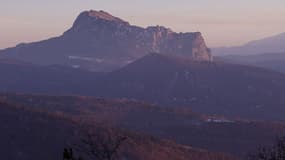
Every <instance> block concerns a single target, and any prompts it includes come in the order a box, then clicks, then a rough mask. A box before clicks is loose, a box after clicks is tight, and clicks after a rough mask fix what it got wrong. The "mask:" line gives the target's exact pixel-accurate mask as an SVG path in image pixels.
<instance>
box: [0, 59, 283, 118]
mask: <svg viewBox="0 0 285 160" xmlns="http://www.w3.org/2000/svg"><path fill="white" fill-rule="evenodd" d="M0 74H1V75H5V76H2V77H1V79H0V91H1V92H23V93H45V94H56V95H66V94H76V95H91V96H98V97H106V98H129V99H137V100H143V101H148V102H151V103H156V104H161V105H163V106H188V107H191V108H192V109H193V110H194V111H196V112H200V113H207V114H218V115H224V116H227V117H235V118H238V117H240V118H246V119H259V120H276V121H279V120H280V121H284V120H285V118H284V116H283V115H284V110H283V106H284V105H285V98H284V95H285V75H284V74H281V73H278V72H274V71H270V70H265V69H260V68H256V67H247V66H242V65H235V64H227V63H220V62H193V61H192V60H191V59H186V58H181V57H175V56H169V55H163V54H149V55H147V56H145V57H143V58H141V59H139V60H137V61H135V62H133V63H131V64H129V65H127V66H125V67H123V68H122V69H120V70H117V71H113V72H110V73H94V72H88V71H84V70H80V69H70V68H66V67H60V66H51V67H44V66H35V65H26V64H24V65H21V64H5V63H2V64H0Z"/></svg>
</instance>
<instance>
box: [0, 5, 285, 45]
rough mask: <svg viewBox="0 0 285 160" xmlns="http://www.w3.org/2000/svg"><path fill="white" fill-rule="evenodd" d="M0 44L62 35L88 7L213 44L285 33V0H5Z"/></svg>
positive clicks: (0, 10)
mask: <svg viewBox="0 0 285 160" xmlns="http://www.w3.org/2000/svg"><path fill="white" fill-rule="evenodd" d="M0 2H1V5H0V48H6V47H11V46H14V45H16V44H18V43H20V42H31V41H37V40H42V39H46V38H49V37H53V36H57V35H60V34H62V33H63V31H65V30H66V29H68V28H69V27H70V26H71V25H72V23H73V21H74V19H75V18H76V16H77V15H78V14H79V13H80V12H81V11H83V10H90V9H95V10H105V11H108V12H110V13H112V14H114V15H116V16H118V17H121V18H123V19H125V20H127V21H129V22H130V23H131V24H135V25H139V26H148V25H157V24H159V25H164V26H168V27H170V28H172V29H173V30H174V31H177V32H187V31H189V32H191V31H200V32H202V33H203V35H204V37H205V39H206V41H207V43H208V45H209V46H210V47H217V46H232V45H240V44H243V43H246V42H248V41H250V40H255V39H259V38H263V37H267V36H271V35H274V34H278V33H282V32H285V17H284V15H285V9H284V7H285V1H284V0H100V1H99V0H0Z"/></svg>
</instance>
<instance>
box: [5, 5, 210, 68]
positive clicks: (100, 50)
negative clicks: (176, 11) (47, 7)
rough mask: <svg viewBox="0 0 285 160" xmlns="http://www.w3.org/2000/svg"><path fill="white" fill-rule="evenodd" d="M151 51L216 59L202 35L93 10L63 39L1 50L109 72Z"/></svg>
mask: <svg viewBox="0 0 285 160" xmlns="http://www.w3.org/2000/svg"><path fill="white" fill-rule="evenodd" d="M150 52H155V53H163V54H170V55H177V56H185V57H188V58H191V59H193V60H194V61H211V60H212V56H211V53H210V50H209V49H208V48H207V46H206V44H205V41H204V39H203V37H202V35H201V33H199V32H195V33H176V32H173V31H172V30H171V29H168V28H165V27H162V26H152V27H147V28H142V27H138V26H133V25H130V24H129V23H128V22H126V21H124V20H122V19H120V18H117V17H114V16H112V15H111V14H109V13H107V12H104V11H93V10H91V11H84V12H82V13H81V14H80V15H79V16H78V17H77V19H76V20H75V22H74V24H73V26H72V27H71V28H70V29H69V30H68V31H66V32H65V33H64V34H63V35H62V36H59V37H56V38H52V39H49V40H45V41H41V42H36V43H30V44H21V45H18V46H16V47H15V48H10V49H6V50H3V51H0V57H2V58H3V57H5V58H15V59H19V60H24V61H27V62H32V63H36V64H45V65H51V64H64V65H68V66H72V67H74V68H84V69H88V70H95V71H102V70H104V71H106V70H113V69H117V68H119V67H121V66H123V65H126V64H128V63H130V62H132V61H134V60H136V59H138V58H140V57H143V56H145V55H146V54H148V53H150Z"/></svg>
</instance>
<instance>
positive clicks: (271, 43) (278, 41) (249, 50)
mask: <svg viewBox="0 0 285 160" xmlns="http://www.w3.org/2000/svg"><path fill="white" fill-rule="evenodd" d="M284 44H285V33H282V34H279V35H276V36H272V37H268V38H264V39H261V40H256V41H251V42H249V43H247V44H245V45H242V46H236V47H222V48H213V49H212V53H213V55H215V56H224V55H242V56H245V55H255V54H266V53H284V52H285V45H284Z"/></svg>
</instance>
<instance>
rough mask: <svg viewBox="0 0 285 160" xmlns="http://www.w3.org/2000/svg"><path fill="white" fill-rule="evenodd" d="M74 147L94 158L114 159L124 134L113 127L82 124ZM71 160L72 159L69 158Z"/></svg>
mask: <svg viewBox="0 0 285 160" xmlns="http://www.w3.org/2000/svg"><path fill="white" fill-rule="evenodd" d="M80 133H81V134H80V144H77V145H76V147H75V149H76V150H77V151H78V152H79V153H80V154H82V155H84V156H87V157H88V158H90V159H94V160H116V159H118V158H119V156H118V153H119V151H120V147H121V146H122V144H123V142H124V141H126V140H127V137H126V136H123V135H122V134H120V133H119V132H118V131H117V130H115V129H113V128H105V127H92V126H84V127H82V130H81V132H80ZM71 160H73V159H71Z"/></svg>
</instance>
